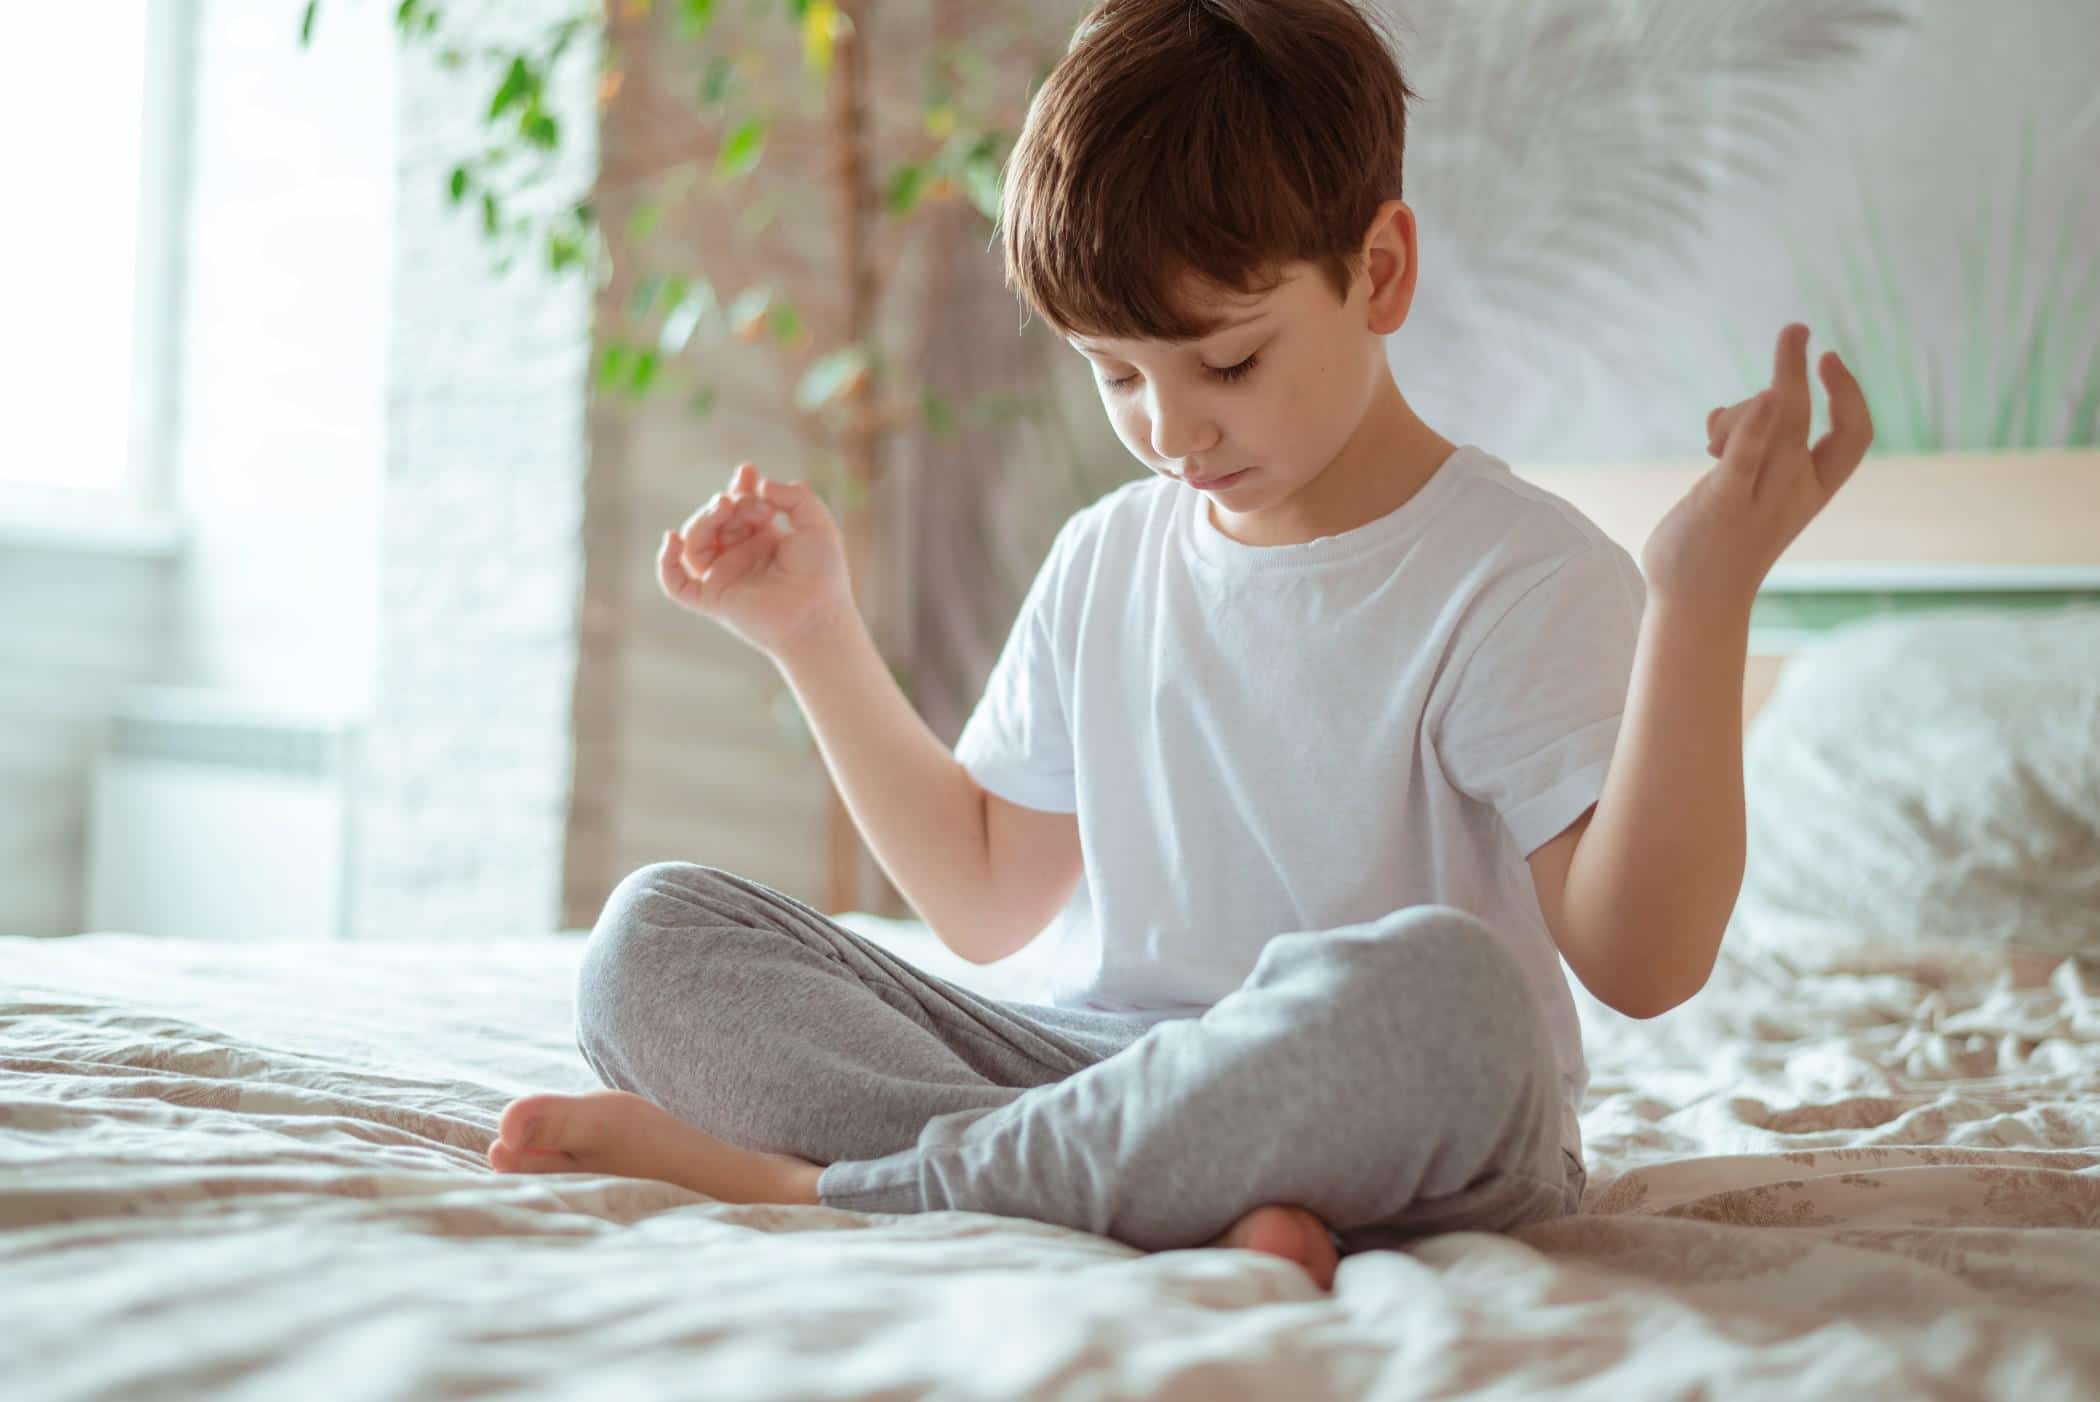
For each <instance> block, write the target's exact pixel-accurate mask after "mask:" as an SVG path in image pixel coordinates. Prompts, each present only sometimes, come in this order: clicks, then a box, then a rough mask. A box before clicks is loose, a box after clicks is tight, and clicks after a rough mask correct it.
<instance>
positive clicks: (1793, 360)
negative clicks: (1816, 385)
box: [1772, 321, 1809, 441]
mask: <svg viewBox="0 0 2100 1402" xmlns="http://www.w3.org/2000/svg"><path fill="white" fill-rule="evenodd" d="M1772 389H1773V391H1774V395H1773V403H1772V408H1773V410H1774V414H1773V420H1772V425H1773V428H1774V430H1775V431H1776V432H1778V433H1780V434H1787V433H1792V434H1793V435H1794V436H1795V437H1798V438H1806V437H1807V436H1808V414H1809V402H1808V327H1807V326H1806V325H1804V324H1803V323H1801V322H1798V321H1790V322H1788V323H1787V324H1786V325H1785V326H1783V327H1781V328H1780V331H1779V342H1778V346H1777V348H1776V349H1774V350H1773V352H1772ZM1787 441H1791V440H1787Z"/></svg>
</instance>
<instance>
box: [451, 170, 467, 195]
mask: <svg viewBox="0 0 2100 1402" xmlns="http://www.w3.org/2000/svg"><path fill="white" fill-rule="evenodd" d="M447 188H449V189H450V190H451V192H452V203H454V204H458V203H459V202H460V201H461V200H463V199H465V198H466V197H467V168H466V167H465V166H454V167H452V179H451V182H450V184H449V185H448V187H447Z"/></svg>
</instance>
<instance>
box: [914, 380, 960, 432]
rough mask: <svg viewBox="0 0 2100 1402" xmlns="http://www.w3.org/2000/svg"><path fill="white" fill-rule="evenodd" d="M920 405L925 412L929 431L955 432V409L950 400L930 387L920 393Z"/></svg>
mask: <svg viewBox="0 0 2100 1402" xmlns="http://www.w3.org/2000/svg"><path fill="white" fill-rule="evenodd" d="M919 407H920V409H921V410H922V411H924V413H925V416H926V428H927V431H928V432H929V433H953V432H954V431H955V410H954V409H952V408H950V407H949V404H948V401H947V400H945V399H943V398H942V397H941V396H940V395H939V394H938V393H937V392H935V391H933V390H930V389H929V390H923V391H921V392H920V394H919Z"/></svg>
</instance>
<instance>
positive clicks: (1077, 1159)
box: [575, 862, 1587, 1254]
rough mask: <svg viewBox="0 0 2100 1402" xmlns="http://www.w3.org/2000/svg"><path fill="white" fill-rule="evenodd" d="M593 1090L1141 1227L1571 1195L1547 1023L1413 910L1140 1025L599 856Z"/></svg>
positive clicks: (1423, 1220)
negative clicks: (1263, 1212) (618, 868)
mask: <svg viewBox="0 0 2100 1402" xmlns="http://www.w3.org/2000/svg"><path fill="white" fill-rule="evenodd" d="M575 1030H576V1041H577V1045H578V1047H579V1048H580V1049H581V1050H582V1052H583V1055H584V1058H585V1060H586V1061H588V1062H589V1063H590V1065H591V1068H592V1069H593V1070H594V1071H596V1072H597V1074H598V1077H599V1079H600V1080H602V1081H604V1082H605V1084H606V1085H608V1086H612V1087H614V1088H617V1089H620V1090H627V1091H632V1092H634V1093H635V1094H637V1095H641V1096H643V1097H645V1098H646V1099H648V1100H650V1101H653V1102H654V1103H656V1104H658V1105H661V1106H662V1107H664V1108H665V1109H667V1110H669V1111H670V1112H671V1113H672V1114H674V1115H676V1116H677V1117H678V1118H679V1119H681V1120H684V1121H685V1122H687V1123H688V1124H692V1125H696V1126H698V1127H699V1128H701V1129H704V1130H706V1131H708V1132H709V1133H711V1134H713V1135H715V1136H717V1137H718V1138H721V1139H725V1140H728V1141H729V1142H731V1143H734V1144H739V1145H742V1146H744V1147H746V1148H752V1149H761V1150H767V1151H771V1152H779V1153H788V1154H793V1155H796V1156H797V1157H800V1158H804V1159H808V1160H810V1161H812V1162H815V1163H820V1164H824V1165H827V1167H826V1168H825V1169H824V1171H823V1173H822V1175H821V1176H820V1177H819V1178H818V1180H817V1193H818V1196H819V1197H820V1198H821V1199H822V1201H823V1202H824V1203H825V1205H827V1206H831V1207H840V1208H850V1209H854V1210H857V1211H863V1212H926V1211H939V1210H946V1209H956V1210H967V1211H972V1212H990V1213H998V1214H1000V1215H1003V1216H1009V1217H1027V1218H1032V1219H1034V1220H1036V1221H1039V1222H1050V1223H1055V1224H1058V1225H1061V1226H1067V1227H1075V1228H1078V1229H1080V1230H1082V1231H1088V1232H1093V1233H1096V1234H1097V1235H1101V1236H1107V1237H1112V1238H1114V1239H1115V1240H1117V1241H1121V1242H1124V1243H1126V1244H1128V1245H1131V1246H1135V1247H1137V1248H1139V1249H1141V1250H1146V1251H1159V1250H1167V1249H1171V1248H1176V1247H1186V1246H1200V1245H1202V1244H1203V1243H1205V1242H1207V1241H1209V1240H1210V1239H1211V1238H1213V1237H1215V1236H1217V1235H1218V1234H1219V1233H1220V1232H1222V1231H1224V1230H1225V1228H1226V1227H1228V1226H1230V1225H1231V1224H1232V1222H1233V1221H1234V1220H1235V1219H1237V1218H1238V1217H1240V1216H1241V1215H1242V1214H1244V1213H1245V1212H1247V1211H1248V1210H1249V1209H1250V1208H1253V1207H1256V1206H1258V1205H1260V1204H1262V1203H1270V1202H1283V1203H1296V1204H1298V1205H1300V1206H1303V1207H1306V1208H1310V1209H1311V1210H1312V1211H1314V1212H1316V1213H1318V1214H1319V1216H1320V1217H1321V1218H1322V1220H1324V1221H1325V1222H1326V1223H1327V1224H1328V1227H1329V1228H1330V1229H1331V1231H1332V1233H1333V1235H1334V1238H1335V1241H1336V1243H1337V1245H1338V1246H1339V1247H1340V1248H1341V1250H1342V1251H1343V1252H1344V1253H1345V1254H1346V1253H1348V1252H1352V1251H1359V1250H1364V1249H1366V1248H1370V1247H1380V1246H1397V1245H1400V1244H1403V1243H1405V1242H1406V1241H1408V1240H1410V1239H1412V1238H1415V1237H1420V1236H1425V1235H1428V1234H1431V1233H1436V1232H1447V1231H1457V1230H1476V1231H1506V1230H1509V1229H1511V1228H1514V1227H1519V1226H1523V1225H1525V1224H1527V1223H1532V1222H1538V1221H1544V1220H1547V1219H1549V1218H1553V1217H1558V1216H1562V1215H1565V1214H1567V1213H1571V1212H1573V1211H1575V1210H1576V1208H1577V1207H1578V1206H1579V1205H1580V1204H1581V1201H1582V1190H1583V1187H1584V1185H1585V1183H1586V1181H1587V1176H1586V1174H1585V1173H1584V1171H1583V1166H1582V1163H1581V1161H1580V1159H1579V1158H1578V1157H1577V1156H1576V1155H1575V1154H1574V1153H1572V1152H1570V1151H1568V1150H1567V1149H1565V1148H1564V1147H1563V1146H1562V1144H1561V1131H1560V1110H1559V1103H1558V1097H1559V1091H1558V1077H1557V1072H1556V1069H1555V1066H1554V1059H1553V1055H1552V1051H1551V1048H1550V1046H1549V1044H1548V1041H1547V1034H1546V1027H1545V1020H1544V1016H1543V1014H1542V1011H1541V1009H1540V1007H1539V1004H1538V1001H1537V995H1536V994H1534V993H1533V992H1532V991H1531V989H1530V987H1529V985H1528V984H1527V983H1526V982H1525V980H1524V976H1523V973H1522V971H1521V969H1520V968H1519V966H1518V965H1517V963H1516V961H1515V959H1514V958H1513V957H1512V956H1511V955H1510V954H1509V952H1508V951H1507V950H1505V949H1504V948H1503V947H1502V946H1501V944H1500V943H1499V942H1498V941H1497V940H1496V939H1494V938H1493V936H1492V935H1491V934H1490V933H1489V932H1488V930H1487V928H1486V927H1485V926H1484V925H1482V924H1481V923H1480V921H1479V920H1478V919H1476V918H1475V917H1473V916H1471V915H1468V914H1466V913H1464V912H1462V911H1459V910H1455V909H1452V908H1450V907H1446V906H1410V907H1407V908H1405V909H1401V910H1396V911H1394V912H1393V913H1392V914H1390V915H1388V916H1386V917H1384V918H1382V919H1379V920H1374V921H1370V922H1367V923H1365V924H1361V925H1348V926H1343V927H1340V928H1337V929H1331V930H1320V931H1301V932H1291V933H1282V934H1278V935H1277V936H1276V937H1275V938H1273V939H1271V940H1270V941H1269V943H1268V944H1266V945H1265V946H1263V948H1262V951H1261V955H1260V957H1259V958H1258V959H1257V960H1256V961H1255V966H1254V971H1253V972H1252V973H1251V974H1249V975H1248V977H1247V980H1246V982H1245V983H1244V984H1243V985H1241V987H1240V988H1239V989H1237V990H1236V991H1234V992H1232V993H1230V994H1228V995H1226V996H1225V997H1224V998H1221V999H1220V1000H1218V1002H1217V1003H1215V1004H1213V1005H1212V1006H1211V1007H1209V1008H1208V1009H1206V1010H1204V1012H1203V1013H1202V1015H1201V1016H1199V1017H1187V1018H1178V1019H1174V1020H1172V1021H1167V1022H1161V1023H1158V1024H1155V1025H1150V1026H1148V1025H1146V1024H1144V1023H1142V1022H1140V1021H1139V1020H1138V1019H1136V1018H1134V1017H1131V1016H1128V1015H1125V1014H1120V1013H1108V1012H1088V1011H1084V1010H1079V1009H1071V1008H1055V1007H1049V1006H1042V1005H1036V1004H1030V1003H1018V1002H1006V1001H1001V1000H998V999H993V998H986V997H982V996H980V995H978V994H976V993H973V992H971V991H970V990H968V989H966V988H962V987H960V986H958V985H956V984H954V983H950V982H948V981H947V980H945V979H941V978H936V977H934V976H933V975H931V974H927V973H923V972H921V971H920V970H918V969H916V968H914V967H912V966H911V965H910V964H908V963H906V962H905V961H903V960H901V959H899V958H897V957H896V956H895V955H893V954H891V953H889V952H888V951H887V950H885V949H883V948H882V947H881V946H879V945H877V944H875V943H873V942H872V941H870V940H868V939H866V938H864V937H862V936H860V935H857V934H855V933H854V932H852V931H851V930H848V929H846V928H845V927H844V926H842V925H840V924H838V923H837V922H836V921H833V920H831V919H829V918H828V917H826V916H825V915H823V914H822V913H820V912H819V911H817V910H814V909H812V908H811V907H809V906H807V905H805V904H803V903H802V902H800V901H798V900H796V899H794V898H793V897H791V896H787V895H784V894H782V893H781V892H778V891H775V890H773V889H771V888H770V887H767V886H763V885H761V884H759V883H758V882H755V881H750V880H747V879H745V878H743V877H740V876H735V875H732V874H731V873H729V872H725V871H719V870H716V869H714V868H712V867H706V866H698V865H695V864H692V863H689V862H659V863H656V864H653V865H650V866H646V867H643V868H641V869H639V870H637V871H635V872H633V873H631V874H630V875H628V876H627V878H626V879H625V880H623V881H622V882H621V883H620V884H619V885H618V886H617V887H616V888H615V889H614V890H613V893H612V896H611V898H610V899H609V900H608V901H607V902H606V905H605V909H604V912H603V913H602V914H601V915H600V916H599V918H598V922H597V925H596V927H595V928H594V929H593V930H592V931H591V936H590V940H589V943H588V944H587V945H586V947H585V949H584V953H583V959H582V963H581V966H580V968H579V971H578V977H577V989H576V1029H575Z"/></svg>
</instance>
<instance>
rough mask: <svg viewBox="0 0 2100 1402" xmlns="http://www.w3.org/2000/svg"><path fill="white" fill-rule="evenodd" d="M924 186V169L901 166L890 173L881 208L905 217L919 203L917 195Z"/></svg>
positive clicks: (913, 166) (922, 167) (918, 166)
mask: <svg viewBox="0 0 2100 1402" xmlns="http://www.w3.org/2000/svg"><path fill="white" fill-rule="evenodd" d="M925 185H926V168H925V167H924V166H921V165H916V164H913V165H901V166H898V167H897V168H896V169H895V170H893V171H891V172H890V182H889V187H888V188H887V189H886V190H885V191H884V192H883V196H882V206H883V208H884V209H886V210H888V211H889V212H890V213H891V214H896V215H905V214H909V213H911V212H912V210H913V209H914V208H916V207H917V205H918V203H919V194H920V192H921V191H922V190H923V189H924V188H925Z"/></svg>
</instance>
